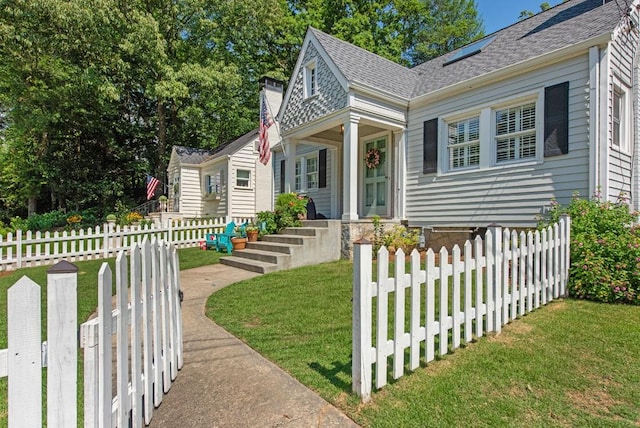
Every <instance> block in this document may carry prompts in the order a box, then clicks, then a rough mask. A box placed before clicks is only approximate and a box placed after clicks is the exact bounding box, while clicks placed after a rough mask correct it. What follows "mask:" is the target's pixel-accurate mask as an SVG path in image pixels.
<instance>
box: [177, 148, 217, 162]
mask: <svg viewBox="0 0 640 428" xmlns="http://www.w3.org/2000/svg"><path fill="white" fill-rule="evenodd" d="M173 149H174V150H175V151H176V154H177V155H178V159H180V163H186V164H192V165H197V164H199V163H202V162H204V160H205V159H206V158H208V157H209V156H211V154H212V153H213V150H205V149H196V148H193V147H184V146H173Z"/></svg>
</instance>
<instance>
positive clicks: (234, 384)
mask: <svg viewBox="0 0 640 428" xmlns="http://www.w3.org/2000/svg"><path fill="white" fill-rule="evenodd" d="M256 275H257V274H255V273H252V272H247V271H244V270H241V269H238V268H234V267H230V266H224V265H221V264H215V265H210V266H203V267H199V268H195V269H189V270H186V271H182V272H181V273H180V280H181V287H182V290H183V291H184V302H183V304H182V318H183V326H184V366H183V368H182V370H181V371H180V372H179V373H178V377H177V378H176V381H175V383H174V384H173V386H172V387H171V390H170V391H169V393H168V394H167V395H166V396H165V397H164V400H163V402H162V405H161V406H160V407H159V408H157V409H155V411H154V412H153V419H152V420H151V425H150V426H151V427H179V428H188V427H198V428H201V427H212V428H213V427H216V428H217V427H220V428H222V427H357V425H356V424H355V423H354V422H353V421H352V420H351V419H349V418H347V417H346V416H345V415H344V414H342V413H341V412H340V411H338V410H337V409H336V408H335V407H333V406H332V405H331V404H329V403H328V402H326V401H325V400H323V399H322V398H320V397H319V396H318V395H316V394H315V393H314V392H312V391H311V390H310V389H308V388H307V387H305V386H304V385H302V384H301V383H299V382H298V381H297V380H295V379H293V378H292V377H291V376H289V375H288V374H286V373H285V372H284V371H282V370H281V369H280V368H279V367H277V366H276V365H275V364H273V363H271V362H270V361H268V360H266V359H265V358H263V357H262V356H261V355H260V354H258V353H257V352H255V351H254V350H252V349H251V348H249V347H248V346H247V345H245V344H244V343H243V342H241V341H240V340H239V339H237V338H236V337H234V336H232V335H231V334H229V333H228V332H227V331H226V330H224V329H223V328H222V327H220V326H218V325H217V324H215V323H214V322H212V321H211V320H210V319H208V318H207V317H206V316H205V315H204V308H205V302H206V300H207V298H208V297H209V296H210V295H211V293H213V292H214V291H216V290H219V289H220V288H222V287H225V286H227V285H229V284H232V283H234V282H237V281H241V280H244V279H248V278H252V277H254V276H256Z"/></svg>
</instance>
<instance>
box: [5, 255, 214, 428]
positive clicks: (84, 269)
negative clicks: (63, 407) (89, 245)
mask: <svg viewBox="0 0 640 428" xmlns="http://www.w3.org/2000/svg"><path fill="white" fill-rule="evenodd" d="M178 252H179V259H180V270H185V269H191V268H194V267H198V266H204V265H208V264H213V263H217V262H218V261H219V260H220V257H221V254H220V253H218V252H216V251H202V250H201V249H199V248H197V247H196V248H185V249H180V250H178ZM104 262H107V263H109V265H110V266H111V269H112V271H114V272H115V259H114V258H111V259H102V260H90V261H81V262H76V263H74V264H75V265H76V266H77V267H78V322H79V323H83V322H84V321H86V320H87V319H88V318H89V316H90V315H91V314H92V313H93V312H94V311H95V309H96V307H97V305H98V292H97V283H98V271H99V270H100V267H101V266H102V263H104ZM51 266H52V265H48V266H38V267H33V268H24V269H18V270H15V271H9V272H0V308H2V309H0V349H6V348H7V311H6V308H7V290H8V289H9V288H10V287H11V286H12V285H13V284H14V283H15V282H16V281H18V279H20V278H22V276H24V275H27V276H28V277H29V278H31V279H32V280H33V281H35V282H36V283H38V284H39V285H40V287H41V296H42V334H43V335H46V328H47V327H46V310H45V308H46V302H47V287H46V283H47V270H48V269H49V268H51ZM113 292H114V293H115V287H114V290H113ZM79 355H81V352H80V354H79ZM81 375H82V371H81V370H80V371H79V376H81ZM45 385H46V383H44V375H43V387H44V388H45V389H46V387H45ZM78 385H79V386H80V387H79V388H78V393H79V397H78V400H79V401H78V402H79V407H78V408H79V409H80V412H81V411H82V396H81V393H82V388H81V386H82V378H81V377H79V382H78ZM7 394H8V392H7V378H6V377H5V378H0V427H4V426H6V425H7V412H8V408H7ZM43 412H44V410H43Z"/></svg>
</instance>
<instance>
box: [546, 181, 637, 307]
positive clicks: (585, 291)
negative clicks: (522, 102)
mask: <svg viewBox="0 0 640 428" xmlns="http://www.w3.org/2000/svg"><path fill="white" fill-rule="evenodd" d="M565 213H566V214H569V215H570V216H571V265H570V268H569V281H568V293H569V296H571V297H576V298H579V299H588V300H595V301H599V302H616V303H628V304H636V305H637V304H640V229H639V228H638V226H637V225H634V222H635V220H636V219H637V213H633V212H630V211H629V206H628V205H627V201H626V197H625V196H621V197H619V198H618V200H617V201H616V202H609V201H602V200H601V199H600V195H599V193H596V195H595V196H594V197H593V198H591V199H581V198H580V197H579V195H577V194H576V195H574V197H573V199H572V201H571V203H570V204H569V205H568V206H566V207H561V206H560V205H559V204H558V203H557V202H555V201H552V202H551V209H550V211H549V213H548V214H547V215H546V218H545V219H544V220H543V221H542V222H541V224H540V226H541V227H546V226H548V225H550V224H552V223H555V222H557V221H558V220H559V218H560V215H561V214H565Z"/></svg>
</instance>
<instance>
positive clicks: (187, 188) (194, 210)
mask: <svg viewBox="0 0 640 428" xmlns="http://www.w3.org/2000/svg"><path fill="white" fill-rule="evenodd" d="M201 192H202V190H201V189H200V170H199V169H197V168H185V167H183V168H182V172H181V173H180V213H181V214H182V215H183V216H185V217H199V216H200V215H202V211H201V210H202V194H201Z"/></svg>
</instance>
